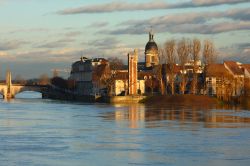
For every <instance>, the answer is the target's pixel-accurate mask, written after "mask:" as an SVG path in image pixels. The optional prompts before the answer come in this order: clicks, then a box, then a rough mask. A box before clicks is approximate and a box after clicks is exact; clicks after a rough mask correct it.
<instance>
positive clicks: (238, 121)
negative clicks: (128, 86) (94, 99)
mask: <svg viewBox="0 0 250 166" xmlns="http://www.w3.org/2000/svg"><path fill="white" fill-rule="evenodd" d="M27 97H28V98H27ZM249 163H250V111H249V110H247V109H243V108H203V107H201V106H181V105H179V106H173V105H169V106H168V107H165V108H158V107H157V106H145V105H139V104H138V105H108V104H82V103H70V102H60V101H53V100H43V99H40V95H39V94H36V93H30V92H28V93H23V94H20V95H19V96H18V98H16V99H14V100H11V101H3V100H0V165H1V166H12V165H13V166H16V165H18V166H19V165H20V166H82V165H86V166H92V165H93V166H105V165H107V166H118V165H119V166H123V165H146V166H148V165H152V166H163V165H164V166H165V165H169V166H184V165H185V166H196V165H197V166H200V165H202V166H211V165H216V166H217V165H220V166H237V165H239V166H244V165H246V166H248V165H249Z"/></svg>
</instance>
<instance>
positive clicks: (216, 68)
mask: <svg viewBox="0 0 250 166" xmlns="http://www.w3.org/2000/svg"><path fill="white" fill-rule="evenodd" d="M228 75H230V73H229V71H228V70H227V69H226V67H225V66H224V64H210V65H208V66H207V68H206V77H222V76H228Z"/></svg>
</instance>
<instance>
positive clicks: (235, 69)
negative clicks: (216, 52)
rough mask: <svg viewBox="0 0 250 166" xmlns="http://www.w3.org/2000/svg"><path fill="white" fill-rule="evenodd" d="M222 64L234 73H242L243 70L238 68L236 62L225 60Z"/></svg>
mask: <svg viewBox="0 0 250 166" xmlns="http://www.w3.org/2000/svg"><path fill="white" fill-rule="evenodd" d="M224 64H225V65H226V66H227V67H228V68H229V70H230V71H231V72H232V73H233V74H234V75H244V71H243V70H242V69H241V68H240V66H239V65H238V64H237V62H234V61H225V62H224Z"/></svg>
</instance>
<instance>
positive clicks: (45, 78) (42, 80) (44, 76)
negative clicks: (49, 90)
mask: <svg viewBox="0 0 250 166" xmlns="http://www.w3.org/2000/svg"><path fill="white" fill-rule="evenodd" d="M49 83H50V79H49V77H48V75H47V74H42V75H41V76H40V77H39V84H40V85H48V84H49Z"/></svg>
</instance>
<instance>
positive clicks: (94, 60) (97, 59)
mask: <svg viewBox="0 0 250 166" xmlns="http://www.w3.org/2000/svg"><path fill="white" fill-rule="evenodd" d="M101 61H103V62H108V60H106V59H104V58H94V59H92V62H101Z"/></svg>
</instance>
